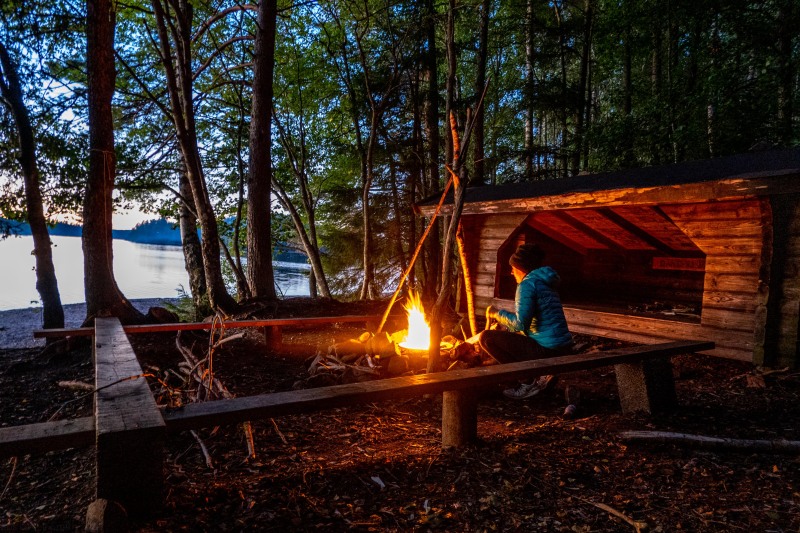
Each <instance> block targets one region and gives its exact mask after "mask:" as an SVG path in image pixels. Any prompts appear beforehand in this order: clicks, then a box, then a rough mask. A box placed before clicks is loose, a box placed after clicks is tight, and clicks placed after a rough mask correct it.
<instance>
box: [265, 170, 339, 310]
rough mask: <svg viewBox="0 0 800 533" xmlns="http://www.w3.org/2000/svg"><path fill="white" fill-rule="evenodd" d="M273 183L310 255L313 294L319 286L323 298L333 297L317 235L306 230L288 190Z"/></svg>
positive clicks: (304, 247) (275, 182)
mask: <svg viewBox="0 0 800 533" xmlns="http://www.w3.org/2000/svg"><path fill="white" fill-rule="evenodd" d="M272 184H273V189H274V191H275V195H276V196H277V197H278V201H280V203H281V205H282V206H283V208H284V209H286V210H287V211H288V212H289V217H290V218H291V219H292V223H293V224H294V229H295V231H297V236H298V237H300V241H301V242H302V243H303V249H304V250H305V252H306V255H307V256H308V261H309V262H310V263H311V272H312V273H313V275H314V277H313V280H312V281H313V283H314V285H315V287H314V291H312V292H311V296H312V297H316V289H317V287H319V290H320V291H321V292H322V297H323V298H331V291H330V289H329V288H328V282H327V280H326V278H325V272H324V270H323V269H322V258H321V256H320V251H319V245H318V244H317V243H316V237H315V236H313V237H312V236H311V235H309V233H308V232H307V231H306V228H305V226H304V225H303V219H302V217H301V216H300V213H299V212H298V211H297V208H296V207H295V206H294V204H293V203H292V202H291V201H290V199H289V196H288V195H287V194H286V191H285V190H284V189H283V187H282V186H281V185H280V183H278V182H277V181H276V180H274V179H273V182H272ZM309 283H311V281H309Z"/></svg>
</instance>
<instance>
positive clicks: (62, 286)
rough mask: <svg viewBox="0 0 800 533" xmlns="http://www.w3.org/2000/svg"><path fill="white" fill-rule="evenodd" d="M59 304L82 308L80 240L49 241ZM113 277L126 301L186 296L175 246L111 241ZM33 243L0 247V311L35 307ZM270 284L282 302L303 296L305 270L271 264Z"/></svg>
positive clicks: (23, 240) (12, 240) (15, 240)
mask: <svg viewBox="0 0 800 533" xmlns="http://www.w3.org/2000/svg"><path fill="white" fill-rule="evenodd" d="M50 239H51V240H52V242H53V244H54V245H55V246H54V247H53V262H54V263H55V267H56V276H57V278H58V290H59V292H60V294H61V303H62V304H65V305H66V304H73V303H81V302H83V301H85V299H86V297H85V295H84V292H83V250H82V249H81V239H80V238H79V237H56V236H54V237H50ZM113 246H114V276H115V277H116V280H117V285H119V288H120V290H121V291H122V293H123V294H124V295H125V296H126V297H127V298H128V299H131V300H134V299H140V298H176V297H178V296H179V290H180V288H181V287H184V288H186V289H187V290H188V287H189V276H188V274H186V269H185V267H184V263H183V251H182V250H181V247H180V246H153V245H149V244H137V243H134V242H130V241H123V240H119V239H114V245H113ZM32 250H33V239H32V238H31V237H30V236H25V237H9V238H7V239H5V240H2V241H0V310H8V309H21V308H25V307H36V306H39V305H40V303H39V293H38V292H36V272H35V270H34V265H35V262H34V257H33V255H31V251H32ZM274 266H275V283H276V285H277V288H278V291H279V294H282V295H284V296H308V294H309V293H308V272H309V269H310V266H309V265H304V264H301V263H285V262H280V261H276V262H275V263H274Z"/></svg>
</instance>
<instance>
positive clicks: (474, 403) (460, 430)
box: [442, 389, 478, 448]
mask: <svg viewBox="0 0 800 533" xmlns="http://www.w3.org/2000/svg"><path fill="white" fill-rule="evenodd" d="M477 440H478V397H477V391H475V390H471V389H466V390H453V391H445V392H444V393H442V447H444V448H448V447H455V448H458V447H461V446H465V445H467V444H471V443H474V442H475V441H477Z"/></svg>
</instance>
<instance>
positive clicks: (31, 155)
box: [0, 43, 64, 329]
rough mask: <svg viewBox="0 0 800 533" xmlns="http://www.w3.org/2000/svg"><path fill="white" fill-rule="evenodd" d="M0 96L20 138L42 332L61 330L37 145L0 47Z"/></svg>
mask: <svg viewBox="0 0 800 533" xmlns="http://www.w3.org/2000/svg"><path fill="white" fill-rule="evenodd" d="M0 67H2V68H1V69H0V94H2V96H3V98H4V99H5V100H6V102H8V104H9V106H10V108H11V113H12V114H13V116H14V122H15V123H16V125H17V133H18V135H19V149H20V155H19V163H20V166H21V167H22V176H23V179H24V182H25V204H26V207H27V211H28V224H29V225H30V227H31V236H32V238H33V255H34V257H35V261H36V290H37V291H38V292H39V298H41V300H42V315H43V316H42V326H43V327H44V328H45V329H51V328H63V327H64V308H63V307H62V306H61V296H60V295H59V292H58V280H57V279H56V269H55V266H54V265H53V249H52V244H51V242H50V233H49V232H48V231H47V220H46V219H45V216H44V207H43V205H42V190H41V185H40V183H39V166H38V163H37V160H36V142H35V141H34V137H33V127H32V126H31V121H30V117H29V115H28V109H27V108H26V107H25V101H24V99H23V96H22V87H21V86H20V83H19V76H18V74H17V69H16V65H14V63H13V61H12V60H11V56H10V55H9V54H8V50H7V49H6V47H5V46H4V45H3V43H0Z"/></svg>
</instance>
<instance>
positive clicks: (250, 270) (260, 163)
mask: <svg viewBox="0 0 800 533" xmlns="http://www.w3.org/2000/svg"><path fill="white" fill-rule="evenodd" d="M277 11H278V7H277V1H276V0H261V2H260V4H259V6H258V19H257V22H256V25H257V27H256V43H255V53H254V57H253V100H252V110H251V114H252V115H251V119H250V164H249V170H250V174H249V179H248V195H247V229H248V231H247V275H248V276H247V277H248V281H249V283H250V291H251V292H252V295H253V296H255V297H259V298H267V299H275V297H276V294H275V278H274V275H273V272H272V233H271V227H270V214H271V209H270V191H271V182H272V160H271V153H272V152H271V145H272V128H271V125H272V121H271V119H272V78H273V70H274V67H275V24H276V17H277Z"/></svg>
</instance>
